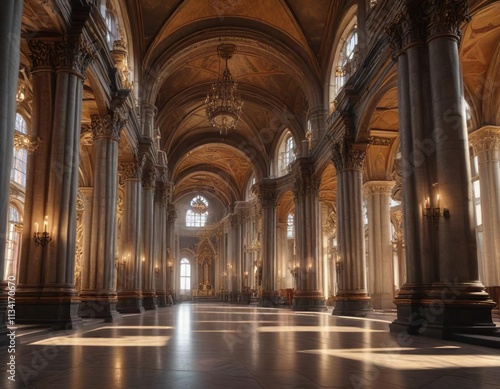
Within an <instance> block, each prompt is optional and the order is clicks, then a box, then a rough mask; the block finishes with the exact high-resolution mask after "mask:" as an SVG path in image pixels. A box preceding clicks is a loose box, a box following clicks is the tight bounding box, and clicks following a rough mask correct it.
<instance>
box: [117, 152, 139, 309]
mask: <svg viewBox="0 0 500 389" xmlns="http://www.w3.org/2000/svg"><path fill="white" fill-rule="evenodd" d="M119 172H120V175H121V179H122V180H123V182H124V199H123V200H124V205H123V208H124V209H123V217H122V231H121V234H122V239H121V254H122V258H119V260H120V261H121V266H120V267H119V277H120V278H121V279H122V282H121V288H120V289H119V290H118V291H117V292H118V305H117V310H118V312H120V313H142V312H144V307H143V306H142V284H141V282H142V262H141V241H142V240H141V238H142V235H141V232H142V231H141V221H142V217H141V216H142V207H141V200H142V181H141V177H142V160H135V161H128V162H122V163H121V164H120V167H119Z"/></svg>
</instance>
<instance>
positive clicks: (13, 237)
mask: <svg viewBox="0 0 500 389" xmlns="http://www.w3.org/2000/svg"><path fill="white" fill-rule="evenodd" d="M20 221H21V218H20V216H19V211H18V210H17V208H16V207H14V206H12V205H11V206H9V220H8V224H7V247H6V250H5V268H4V272H5V273H4V274H5V279H7V277H8V276H16V273H17V257H18V253H19V238H20V236H19V232H18V230H17V225H18V223H19V222H20Z"/></svg>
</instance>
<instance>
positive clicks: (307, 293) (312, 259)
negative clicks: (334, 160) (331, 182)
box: [292, 158, 326, 311]
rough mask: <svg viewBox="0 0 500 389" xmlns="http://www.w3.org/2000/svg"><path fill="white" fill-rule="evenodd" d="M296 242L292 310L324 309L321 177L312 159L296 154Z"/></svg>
mask: <svg viewBox="0 0 500 389" xmlns="http://www.w3.org/2000/svg"><path fill="white" fill-rule="evenodd" d="M294 177H295V184H294V191H293V193H294V197H295V231H296V234H295V242H296V243H295V244H296V251H295V253H296V258H297V261H298V264H299V266H298V268H297V274H296V277H297V291H296V292H295V299H294V303H293V307H292V309H293V310H294V311H326V303H325V298H324V295H323V292H322V291H321V287H320V275H321V273H322V271H321V261H320V255H319V247H320V241H321V240H320V233H319V232H320V231H321V226H320V223H321V220H320V212H319V199H318V193H319V185H320V182H321V181H320V179H319V178H318V177H316V175H315V174H314V162H313V161H312V160H311V159H309V158H299V159H298V161H297V162H296V163H295V165H294Z"/></svg>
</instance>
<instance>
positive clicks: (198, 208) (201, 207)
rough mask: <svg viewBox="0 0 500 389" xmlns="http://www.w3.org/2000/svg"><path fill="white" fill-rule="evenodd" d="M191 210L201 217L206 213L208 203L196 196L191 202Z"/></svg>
mask: <svg viewBox="0 0 500 389" xmlns="http://www.w3.org/2000/svg"><path fill="white" fill-rule="evenodd" d="M191 209H192V210H193V212H194V213H197V214H200V215H201V214H203V213H205V212H206V211H207V209H208V203H207V201H206V200H205V199H203V198H201V197H200V196H196V197H195V198H194V199H193V200H192V201H191Z"/></svg>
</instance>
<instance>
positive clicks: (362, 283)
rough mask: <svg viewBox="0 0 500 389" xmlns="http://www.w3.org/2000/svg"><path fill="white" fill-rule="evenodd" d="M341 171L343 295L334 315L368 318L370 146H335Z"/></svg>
mask: <svg viewBox="0 0 500 389" xmlns="http://www.w3.org/2000/svg"><path fill="white" fill-rule="evenodd" d="M332 152H333V163H334V165H335V169H336V171H337V236H338V253H339V258H338V262H339V273H338V276H339V291H338V293H337V296H336V298H335V309H334V310H333V312H332V313H333V314H334V315H343V316H365V315H366V313H367V312H368V311H370V310H371V309H372V302H371V298H370V297H369V296H368V290H367V285H366V258H365V234H364V226H363V192H362V185H363V164H364V160H365V155H366V145H364V144H363V145H358V144H348V143H347V142H346V141H345V140H341V141H340V142H339V143H335V144H334V146H333V149H332Z"/></svg>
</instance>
